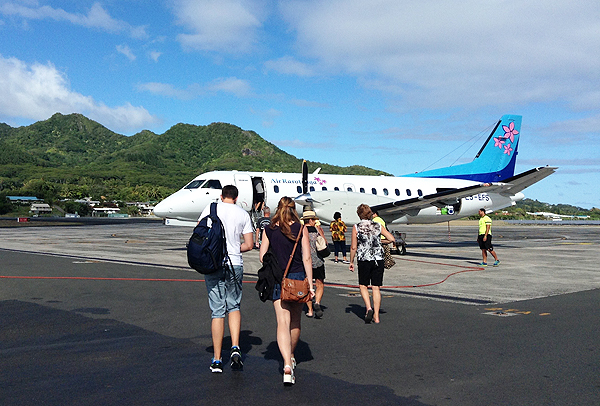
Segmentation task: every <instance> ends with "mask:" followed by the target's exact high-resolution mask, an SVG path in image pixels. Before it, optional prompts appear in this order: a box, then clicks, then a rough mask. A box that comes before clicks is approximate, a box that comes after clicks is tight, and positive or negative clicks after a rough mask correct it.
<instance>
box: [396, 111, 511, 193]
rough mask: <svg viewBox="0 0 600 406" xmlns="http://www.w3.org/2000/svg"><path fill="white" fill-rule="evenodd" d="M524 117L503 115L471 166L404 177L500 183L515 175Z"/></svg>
mask: <svg viewBox="0 0 600 406" xmlns="http://www.w3.org/2000/svg"><path fill="white" fill-rule="evenodd" d="M521 118H522V117H521V116H513V115H504V116H502V118H501V119H500V121H498V124H496V127H494V130H493V131H492V133H491V134H490V136H489V137H488V139H487V140H486V141H485V144H483V147H481V149H480V150H479V152H478V153H477V156H475V159H473V162H469V163H468V164H462V165H456V166H449V167H447V168H440V169H433V170H431V171H424V172H418V173H413V174H409V175H404V176H408V177H419V178H457V179H467V180H473V181H476V182H482V183H489V182H499V181H502V180H504V179H507V178H510V177H512V176H513V175H514V174H515V163H516V161H517V147H518V146H519V136H520V133H521Z"/></svg>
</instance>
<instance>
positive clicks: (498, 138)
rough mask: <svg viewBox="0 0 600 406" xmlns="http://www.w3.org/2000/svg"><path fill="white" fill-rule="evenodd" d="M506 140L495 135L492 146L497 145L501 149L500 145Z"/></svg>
mask: <svg viewBox="0 0 600 406" xmlns="http://www.w3.org/2000/svg"><path fill="white" fill-rule="evenodd" d="M505 142H506V138H500V137H495V138H494V147H498V148H500V149H502V146H503V145H504V143H505Z"/></svg>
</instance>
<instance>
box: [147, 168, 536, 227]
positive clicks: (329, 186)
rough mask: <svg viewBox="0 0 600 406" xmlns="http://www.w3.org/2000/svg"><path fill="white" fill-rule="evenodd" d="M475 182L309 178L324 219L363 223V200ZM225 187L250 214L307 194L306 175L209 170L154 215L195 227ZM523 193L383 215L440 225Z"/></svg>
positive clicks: (509, 201) (376, 201)
mask: <svg viewBox="0 0 600 406" xmlns="http://www.w3.org/2000/svg"><path fill="white" fill-rule="evenodd" d="M476 184H478V182H473V181H468V180H463V179H448V178H418V177H394V176H360V175H328V174H316V173H313V174H309V176H308V186H309V193H310V195H311V198H312V206H313V208H314V210H315V212H316V213H317V215H318V216H319V218H320V219H321V220H323V221H325V222H329V221H332V220H333V214H334V213H335V212H340V213H341V214H342V218H343V219H344V221H345V222H347V223H348V224H353V223H356V222H358V216H357V215H356V208H357V206H358V205H360V204H361V203H365V204H368V205H376V204H383V203H389V202H394V201H398V200H405V199H411V198H417V197H420V196H425V195H430V194H434V193H438V192H440V191H443V190H448V189H456V188H463V187H467V186H471V185H476ZM225 185H235V186H237V188H238V191H239V196H238V200H237V204H238V205H239V206H240V207H242V208H243V209H245V210H246V211H248V212H250V211H251V210H252V209H253V207H255V205H257V203H260V202H263V201H264V203H265V204H266V205H267V206H269V207H270V208H271V210H272V211H274V210H275V209H276V207H277V204H278V202H279V199H281V197H283V196H289V197H291V198H296V197H298V196H300V195H302V176H301V174H299V173H281V172H279V173H277V172H238V171H216V172H207V173H204V174H202V175H200V176H198V177H196V178H195V179H194V180H193V181H192V182H190V183H189V184H188V185H187V186H185V187H184V188H182V189H181V190H179V191H177V192H175V193H174V194H172V195H171V196H169V197H167V198H166V199H164V200H163V201H162V202H160V203H159V204H158V205H156V207H155V208H154V213H155V215H156V216H159V217H162V218H164V219H165V224H172V225H195V224H196V222H197V220H198V216H199V215H200V213H201V212H202V210H203V209H204V207H205V206H206V205H208V204H210V203H211V202H214V201H217V200H218V199H219V197H220V195H221V188H222V187H223V186H225ZM523 197H524V196H523V194H522V193H516V194H515V195H511V196H504V195H500V194H496V193H480V194H476V195H473V196H469V197H465V198H462V199H459V200H457V201H456V203H454V204H452V205H448V206H446V207H435V206H430V207H426V208H423V209H420V210H416V211H411V212H409V213H399V214H398V215H394V216H387V217H386V216H382V217H383V218H384V220H386V222H388V223H392V224H411V223H412V224H426V223H439V222H445V221H450V220H455V219H458V218H462V217H467V216H472V215H475V214H477V212H478V210H479V208H485V209H487V210H498V209H501V208H504V207H507V206H510V205H512V204H515V202H516V201H519V200H521V199H523ZM297 209H298V210H299V212H300V213H301V211H302V206H300V205H298V207H297Z"/></svg>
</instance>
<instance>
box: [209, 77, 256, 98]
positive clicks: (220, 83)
mask: <svg viewBox="0 0 600 406" xmlns="http://www.w3.org/2000/svg"><path fill="white" fill-rule="evenodd" d="M207 88H208V89H209V90H212V91H216V92H224V93H232V94H234V95H236V96H238V97H242V96H247V95H249V94H250V89H251V88H250V84H249V83H248V82H247V81H245V80H242V79H238V78H234V77H231V78H219V79H216V80H214V81H213V82H212V83H210V84H209V85H208V86H207Z"/></svg>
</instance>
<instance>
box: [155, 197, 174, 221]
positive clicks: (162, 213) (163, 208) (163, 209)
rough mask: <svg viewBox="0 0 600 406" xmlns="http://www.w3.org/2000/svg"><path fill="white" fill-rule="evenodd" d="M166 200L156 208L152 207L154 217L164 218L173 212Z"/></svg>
mask: <svg viewBox="0 0 600 406" xmlns="http://www.w3.org/2000/svg"><path fill="white" fill-rule="evenodd" d="M168 200H169V198H166V199H165V200H163V201H161V202H160V203H158V204H157V205H156V206H154V215H155V216H157V217H162V218H165V217H166V216H167V214H169V213H171V212H172V211H173V208H172V207H170V206H171V205H170V204H169V202H168Z"/></svg>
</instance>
